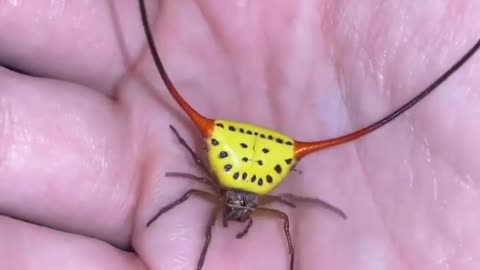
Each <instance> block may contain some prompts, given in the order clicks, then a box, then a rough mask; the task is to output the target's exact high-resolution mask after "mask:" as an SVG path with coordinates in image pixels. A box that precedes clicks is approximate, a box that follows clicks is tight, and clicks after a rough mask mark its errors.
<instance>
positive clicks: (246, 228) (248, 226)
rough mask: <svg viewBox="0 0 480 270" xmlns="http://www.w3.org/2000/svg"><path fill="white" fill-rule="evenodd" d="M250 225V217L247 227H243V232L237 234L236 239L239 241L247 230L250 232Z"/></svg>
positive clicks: (251, 219)
mask: <svg viewBox="0 0 480 270" xmlns="http://www.w3.org/2000/svg"><path fill="white" fill-rule="evenodd" d="M252 224H253V218H252V216H249V217H248V223H247V226H245V229H243V231H241V232H240V233H238V234H237V236H236V238H237V239H240V238H242V237H244V236H245V235H246V234H247V233H248V230H250V227H252Z"/></svg>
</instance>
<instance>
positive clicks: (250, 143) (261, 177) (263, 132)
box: [207, 120, 296, 195]
mask: <svg viewBox="0 0 480 270" xmlns="http://www.w3.org/2000/svg"><path fill="white" fill-rule="evenodd" d="M207 144H208V160H209V162H210V166H211V168H212V169H213V172H214V174H215V175H216V177H217V178H218V180H219V181H220V184H221V185H222V186H224V187H226V188H233V189H239V190H243V191H248V192H252V193H256V194H260V195H263V194H267V193H269V192H270V191H271V190H272V189H273V188H275V187H276V186H277V185H278V184H280V182H282V181H283V179H284V178H285V177H286V176H287V175H288V173H289V172H290V170H291V169H292V167H293V165H294V164H295V162H296V160H295V159H294V149H293V139H292V138H290V137H288V136H285V135H283V134H281V133H278V132H276V131H273V130H270V129H266V128H262V127H257V126H254V125H251V124H247V123H239V122H233V121H227V120H216V121H215V124H214V128H213V131H212V135H211V136H210V137H209V138H208V139H207Z"/></svg>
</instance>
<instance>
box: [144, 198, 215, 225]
mask: <svg viewBox="0 0 480 270" xmlns="http://www.w3.org/2000/svg"><path fill="white" fill-rule="evenodd" d="M192 195H197V196H200V197H203V198H206V199H209V200H214V201H217V200H218V197H217V196H215V195H213V194H211V193H209V192H206V191H203V190H199V189H190V190H188V191H187V192H185V193H184V194H183V195H182V196H181V197H180V198H178V199H177V200H175V201H173V202H172V203H170V204H168V205H166V206H164V207H163V208H161V209H160V210H159V211H158V213H157V214H156V215H155V216H154V217H153V218H151V219H150V220H149V221H148V222H147V227H148V226H150V225H151V224H152V223H153V222H154V221H155V220H156V219H157V218H158V217H159V216H160V215H162V214H164V213H166V212H167V211H169V210H171V209H172V208H174V207H176V206H178V205H180V204H181V203H183V202H185V201H186V200H188V198H190V196H192Z"/></svg>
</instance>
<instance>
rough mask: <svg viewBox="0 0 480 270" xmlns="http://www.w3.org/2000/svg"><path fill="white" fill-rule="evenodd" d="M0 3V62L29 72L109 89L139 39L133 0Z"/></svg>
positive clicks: (128, 62)
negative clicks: (0, 38)
mask: <svg viewBox="0 0 480 270" xmlns="http://www.w3.org/2000/svg"><path fill="white" fill-rule="evenodd" d="M2 2H3V3H2V4H0V36H2V37H4V38H2V42H0V64H2V63H3V65H8V66H12V67H16V68H18V69H21V70H24V71H25V72H27V73H29V74H34V75H39V76H46V77H50V78H55V79H60V80H68V81H71V82H75V83H79V84H83V85H86V86H88V87H90V88H92V89H98V90H101V91H104V92H106V93H113V91H114V86H115V84H116V83H118V81H119V80H120V79H121V78H122V76H123V75H124V74H125V72H126V71H127V70H128V69H129V67H130V66H131V65H132V64H133V63H134V62H135V59H136V58H137V56H138V54H139V53H140V49H141V48H142V46H143V44H144V38H143V32H142V28H141V24H140V19H139V17H138V12H137V10H138V7H137V3H136V1H128V0H123V1H111V0H110V1H75V0H70V1H49V0H39V1H2ZM152 4H153V5H154V3H152ZM5 37H8V38H5Z"/></svg>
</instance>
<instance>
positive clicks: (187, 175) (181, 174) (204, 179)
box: [165, 172, 220, 192]
mask: <svg viewBox="0 0 480 270" xmlns="http://www.w3.org/2000/svg"><path fill="white" fill-rule="evenodd" d="M165 176H166V177H179V178H187V179H189V180H193V181H197V182H200V183H202V184H206V185H208V186H209V187H211V188H212V189H214V190H216V191H217V192H220V187H219V186H218V184H217V183H216V182H213V181H211V180H210V179H208V178H207V177H203V176H196V175H194V174H191V173H184V172H166V173H165Z"/></svg>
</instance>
